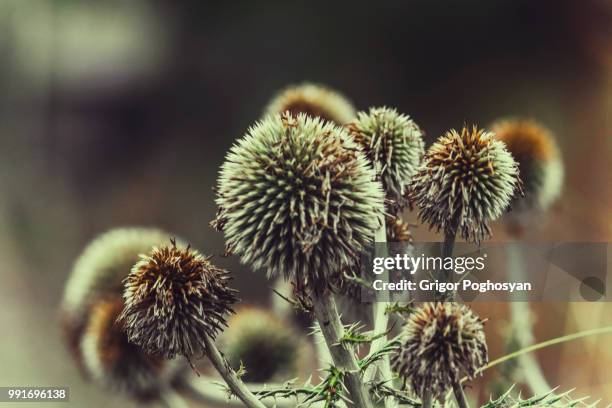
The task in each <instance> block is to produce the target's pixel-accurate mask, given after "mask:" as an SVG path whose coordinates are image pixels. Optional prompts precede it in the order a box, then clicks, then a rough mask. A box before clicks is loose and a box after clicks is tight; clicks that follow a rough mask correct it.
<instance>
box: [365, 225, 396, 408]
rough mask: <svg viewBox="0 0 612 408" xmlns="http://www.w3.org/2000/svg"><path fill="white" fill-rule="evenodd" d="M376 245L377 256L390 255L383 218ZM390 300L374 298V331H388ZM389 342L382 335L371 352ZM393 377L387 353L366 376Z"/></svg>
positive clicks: (386, 277)
mask: <svg viewBox="0 0 612 408" xmlns="http://www.w3.org/2000/svg"><path fill="white" fill-rule="evenodd" d="M374 245H375V248H376V256H377V257H386V256H387V255H388V247H387V227H386V223H385V220H384V218H383V221H382V225H381V226H380V228H378V230H376V234H375V235H374ZM380 279H383V280H387V281H388V280H389V272H388V271H386V270H385V272H384V273H383V274H382V275H381V276H380ZM383 295H384V296H388V293H384V294H383ZM388 305H389V302H388V301H387V300H386V299H385V300H380V299H378V296H377V298H376V299H374V302H373V303H372V316H373V319H374V333H375V334H377V335H378V334H380V333H384V332H386V331H387V326H388V325H389V316H388V315H387V313H386V310H387V306H388ZM386 343H387V336H382V337H379V338H377V339H375V340H374V341H372V344H371V345H370V353H375V352H377V351H379V350H380V349H381V348H383V347H384V346H385V344H386ZM391 377H392V375H391V365H390V363H389V356H388V355H385V356H383V358H382V359H381V360H380V362H377V363H375V364H373V365H372V367H371V368H370V370H369V371H368V372H367V373H366V378H367V379H368V380H371V379H373V378H378V379H379V380H383V381H384V380H389V379H390V378H391ZM387 401H388V402H387V403H385V406H388V407H389V408H393V407H395V406H397V404H395V400H394V399H391V398H390V399H387Z"/></svg>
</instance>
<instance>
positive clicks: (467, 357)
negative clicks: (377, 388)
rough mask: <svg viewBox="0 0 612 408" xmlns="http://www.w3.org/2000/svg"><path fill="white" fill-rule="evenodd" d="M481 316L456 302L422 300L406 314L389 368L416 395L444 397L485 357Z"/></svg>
mask: <svg viewBox="0 0 612 408" xmlns="http://www.w3.org/2000/svg"><path fill="white" fill-rule="evenodd" d="M484 322H485V321H484V320H482V319H481V318H479V317H478V316H477V315H476V314H474V313H473V312H472V310H471V309H470V308H469V307H468V306H466V305H462V304H459V303H450V302H449V303H425V304H423V305H422V306H421V307H420V308H419V309H417V311H415V312H414V313H413V314H411V315H410V317H409V319H408V322H407V323H406V325H405V327H404V331H403V335H402V339H401V346H400V347H399V348H398V350H397V353H396V354H394V355H393V356H392V365H393V369H394V370H395V371H396V372H398V373H399V375H400V376H401V377H403V378H404V379H405V380H406V381H408V382H409V383H410V384H411V386H412V388H413V389H414V391H415V392H416V393H417V394H418V395H423V393H424V392H425V390H428V391H431V392H433V395H434V397H435V398H438V399H440V400H443V399H444V396H445V394H446V392H447V391H448V390H449V389H450V387H452V385H453V384H456V383H457V382H458V381H459V380H460V379H461V378H462V377H464V376H467V377H468V378H470V379H471V378H473V377H474V376H475V375H476V372H477V370H478V369H479V368H481V367H483V366H484V365H485V364H486V363H487V361H488V352H487V344H486V341H485V334H484Z"/></svg>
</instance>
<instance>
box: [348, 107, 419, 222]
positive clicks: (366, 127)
mask: <svg viewBox="0 0 612 408" xmlns="http://www.w3.org/2000/svg"><path fill="white" fill-rule="evenodd" d="M348 129H349V132H350V133H351V135H352V136H353V138H354V139H355V141H356V142H357V143H358V144H359V145H361V147H362V148H363V150H364V152H365V154H366V156H367V158H368V159H369V160H370V162H371V163H372V164H373V165H374V167H375V168H376V172H377V174H379V175H380V176H381V181H382V184H383V188H384V190H385V193H386V196H387V199H388V200H389V201H390V203H391V204H390V205H389V209H390V210H391V213H392V214H397V213H398V212H399V211H401V210H402V209H403V208H404V207H405V206H406V198H405V193H406V186H407V184H408V182H409V181H410V179H411V178H412V176H413V175H414V174H415V173H416V171H417V169H418V167H419V165H420V163H421V158H422V157H423V153H424V143H423V132H422V131H421V129H420V128H419V127H418V126H417V125H416V123H414V121H413V120H412V119H410V117H409V116H407V115H403V114H401V113H398V112H397V111H396V110H395V109H391V108H386V107H383V108H370V110H369V112H367V113H366V112H359V113H358V114H357V119H356V120H355V121H354V122H353V123H351V124H350V125H348Z"/></svg>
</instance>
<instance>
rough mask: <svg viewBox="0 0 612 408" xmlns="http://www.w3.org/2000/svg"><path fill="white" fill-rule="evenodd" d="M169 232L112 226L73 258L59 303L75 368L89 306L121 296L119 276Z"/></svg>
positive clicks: (123, 274)
mask: <svg viewBox="0 0 612 408" xmlns="http://www.w3.org/2000/svg"><path fill="white" fill-rule="evenodd" d="M170 236H171V235H170V234H169V233H166V232H164V231H161V230H158V229H154V228H141V227H128V228H116V229H113V230H111V231H108V232H105V233H103V234H101V235H99V236H98V237H97V238H95V239H94V240H93V241H92V242H91V243H90V244H89V245H87V247H86V248H85V249H84V250H83V252H82V253H81V255H80V256H79V257H78V259H77V260H76V262H75V264H74V267H73V269H72V272H71V274H70V277H69V278H68V282H67V283H66V287H65V289H64V294H63V299H62V302H61V306H60V312H61V313H60V316H61V325H62V329H63V334H64V339H65V341H66V343H67V345H68V348H69V350H70V352H71V354H72V356H73V357H74V358H75V362H76V363H77V365H78V366H79V368H81V369H82V368H83V362H82V358H81V356H82V354H81V352H80V347H81V346H80V343H81V337H82V335H83V331H84V330H85V326H86V324H87V322H88V319H89V315H90V312H91V308H92V305H94V304H96V303H97V302H99V301H100V300H101V299H106V298H108V297H121V294H122V293H123V284H122V281H123V279H124V278H125V277H126V276H127V275H128V273H129V272H130V269H131V268H132V266H133V265H134V264H135V263H136V262H137V261H138V259H139V257H138V255H139V254H141V253H147V252H149V251H150V250H151V249H152V248H153V247H154V246H155V245H160V244H162V243H164V242H166V241H167V240H168V238H169V237H170Z"/></svg>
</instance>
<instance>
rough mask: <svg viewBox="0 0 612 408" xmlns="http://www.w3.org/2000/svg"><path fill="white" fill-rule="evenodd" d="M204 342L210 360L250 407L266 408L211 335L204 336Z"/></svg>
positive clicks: (237, 394) (230, 386)
mask: <svg viewBox="0 0 612 408" xmlns="http://www.w3.org/2000/svg"><path fill="white" fill-rule="evenodd" d="M204 344H205V345H206V355H207V356H208V358H209V359H210V362H211V363H212V364H213V366H214V367H215V368H216V369H217V371H218V372H219V374H221V377H223V379H224V380H225V382H226V383H227V385H228V387H229V388H230V390H232V392H233V393H234V394H236V396H237V397H238V398H239V399H240V401H242V402H243V403H244V405H245V406H246V407H248V408H266V406H265V405H264V404H263V403H262V402H261V401H260V400H259V399H257V397H256V396H255V395H253V393H252V392H251V391H249V389H248V388H247V387H246V385H245V384H244V383H243V382H242V380H240V378H238V376H237V375H236V372H235V371H234V369H232V367H230V365H229V363H228V362H227V360H226V359H225V358H224V357H223V355H222V354H221V352H220V351H219V349H218V348H217V346H216V345H215V343H214V341H213V340H212V339H211V338H210V337H209V336H204Z"/></svg>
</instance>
